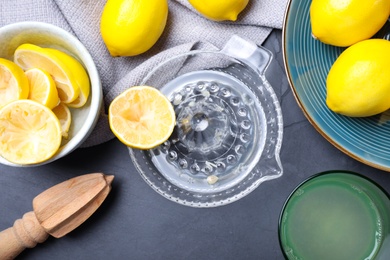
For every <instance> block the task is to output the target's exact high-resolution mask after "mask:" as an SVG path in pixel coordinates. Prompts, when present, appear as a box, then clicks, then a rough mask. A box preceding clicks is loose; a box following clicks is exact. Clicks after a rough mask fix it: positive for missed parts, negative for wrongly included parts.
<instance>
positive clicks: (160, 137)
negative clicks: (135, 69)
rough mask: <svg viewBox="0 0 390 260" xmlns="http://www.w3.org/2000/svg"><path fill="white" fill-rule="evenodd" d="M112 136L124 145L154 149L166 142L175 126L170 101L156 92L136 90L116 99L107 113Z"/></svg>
mask: <svg viewBox="0 0 390 260" xmlns="http://www.w3.org/2000/svg"><path fill="white" fill-rule="evenodd" d="M108 118H109V124H110V128H111V130H112V132H113V133H114V134H115V135H116V137H118V139H119V140H120V141H121V142H122V143H124V144H125V145H127V146H129V147H132V148H137V149H142V150H146V149H151V148H154V147H156V146H158V145H160V144H162V143H163V142H165V141H166V140H167V139H168V138H169V137H170V136H171V134H172V132H173V129H174V127H175V123H176V116H175V111H174V110H173V106H172V104H171V103H170V102H169V100H168V99H167V98H166V97H165V96H164V95H163V94H162V93H161V92H160V91H159V90H158V89H156V88H153V87H148V86H135V87H131V88H129V89H127V90H126V91H124V92H123V93H121V94H120V95H119V96H117V97H116V98H115V99H114V100H113V101H112V103H111V104H110V106H109V109H108Z"/></svg>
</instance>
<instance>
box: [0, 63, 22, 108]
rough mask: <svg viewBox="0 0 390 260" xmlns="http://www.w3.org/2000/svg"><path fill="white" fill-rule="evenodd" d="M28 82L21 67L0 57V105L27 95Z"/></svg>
mask: <svg viewBox="0 0 390 260" xmlns="http://www.w3.org/2000/svg"><path fill="white" fill-rule="evenodd" d="M28 92H29V83H28V79H27V77H26V75H25V74H24V71H23V69H22V68H20V67H19V66H18V65H16V64H15V63H13V62H12V61H9V60H6V59H3V58H0V107H2V106H4V105H6V104H8V103H9V102H11V101H15V100H18V99H25V98H27V97H28Z"/></svg>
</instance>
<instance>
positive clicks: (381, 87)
mask: <svg viewBox="0 0 390 260" xmlns="http://www.w3.org/2000/svg"><path fill="white" fill-rule="evenodd" d="M389 72H390V42H389V41H387V40H384V39H369V40H364V41H361V42H358V43H356V44H354V45H352V46H350V47H348V48H347V49H346V50H345V51H343V52H342V53H341V55H340V56H339V57H338V58H337V60H336V61H335V62H334V64H333V65H332V67H331V69H330V71H329V74H328V77H327V80H326V87H327V97H326V104H327V105H328V107H329V108H330V109H331V110H333V111H334V112H336V113H340V114H343V115H346V116H352V117H364V116H372V115H375V114H378V113H381V112H383V111H385V110H387V109H389V108H390V77H389V75H390V73H389Z"/></svg>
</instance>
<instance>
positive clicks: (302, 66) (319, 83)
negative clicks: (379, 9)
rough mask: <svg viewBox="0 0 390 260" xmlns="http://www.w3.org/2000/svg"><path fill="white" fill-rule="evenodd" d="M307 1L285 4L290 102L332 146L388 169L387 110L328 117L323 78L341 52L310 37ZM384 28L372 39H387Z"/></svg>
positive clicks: (389, 131)
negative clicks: (364, 115)
mask: <svg viewBox="0 0 390 260" xmlns="http://www.w3.org/2000/svg"><path fill="white" fill-rule="evenodd" d="M310 4H311V0H290V2H289V4H288V7H287V10H286V15H285V19H284V27H283V55H284V63H285V68H286V72H287V76H288V79H289V82H290V85H291V87H292V90H293V92H294V95H295V98H296V100H297V102H298V104H299V106H300V107H301V109H302V110H303V112H304V114H305V115H306V117H307V118H308V120H309V121H310V122H311V124H312V125H313V126H314V127H315V128H316V129H317V130H318V131H319V132H320V133H321V134H322V135H323V136H324V137H325V138H326V139H327V140H328V141H329V142H330V143H332V144H333V145H335V146H336V147H337V148H338V149H340V150H341V151H343V152H344V153H346V154H348V155H349V156H351V157H353V158H355V159H357V160H359V161H361V162H363V163H365V164H368V165H370V166H373V167H376V168H379V169H382V170H386V171H390V111H386V112H385V113H382V114H380V115H376V116H373V117H368V118H350V117H346V116H342V115H338V114H335V113H333V112H332V111H330V110H329V109H328V107H327V106H326V103H325V97H326V87H325V82H326V76H327V74H328V71H329V69H330V67H331V66H332V64H333V62H334V61H335V60H336V58H337V57H338V56H339V55H340V53H341V52H342V51H343V50H344V49H343V48H339V47H334V46H330V45H326V44H323V43H321V42H320V41H318V40H315V39H314V38H313V37H312V36H311V25H310V16H309V9H310ZM389 32H390V30H389V25H388V24H386V25H385V26H384V28H382V30H381V31H380V32H379V33H378V35H376V36H375V37H381V38H386V39H388V38H389V35H390V33H389Z"/></svg>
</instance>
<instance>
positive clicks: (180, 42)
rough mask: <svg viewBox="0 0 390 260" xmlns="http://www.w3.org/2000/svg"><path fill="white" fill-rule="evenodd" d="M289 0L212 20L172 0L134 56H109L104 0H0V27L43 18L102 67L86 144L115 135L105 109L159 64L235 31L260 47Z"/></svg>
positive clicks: (258, 3)
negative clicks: (103, 31)
mask: <svg viewBox="0 0 390 260" xmlns="http://www.w3.org/2000/svg"><path fill="white" fill-rule="evenodd" d="M287 1H288V0H251V1H250V2H249V4H248V6H247V7H246V8H245V9H244V11H243V12H242V13H241V14H240V15H239V17H238V20H237V21H235V22H229V21H226V22H214V21H210V20H208V19H206V18H204V17H203V16H201V15H200V14H199V13H198V12H197V11H196V10H195V9H194V8H193V7H192V6H191V5H190V4H189V3H188V1H187V0H169V14H168V21H167V25H166V28H165V30H164V32H163V34H162V36H161V37H160V39H159V40H158V41H157V43H156V44H155V45H154V46H153V47H152V48H151V49H150V50H148V51H147V52H145V53H144V54H141V55H138V56H135V57H116V58H114V57H111V56H110V54H109V52H108V50H107V48H106V46H105V45H104V42H103V40H102V38H101V35H100V17H101V13H102V11H103V7H104V5H105V3H106V1H104V0H95V1H85V0H18V1H14V0H2V1H0V26H4V25H6V24H10V23H14V22H19V21H40V22H47V23H51V24H54V25H56V26H59V27H61V28H63V29H65V30H67V31H69V32H70V33H72V34H73V35H75V36H76V37H77V38H78V39H79V40H80V41H81V42H82V43H83V44H84V45H85V47H86V48H87V49H88V51H89V52H90V54H91V56H92V57H93V59H94V61H95V63H96V66H97V69H98V71H99V74H100V77H101V81H102V87H103V95H104V108H103V110H102V112H101V116H100V118H99V121H98V123H97V125H96V127H95V129H94V131H93V132H92V134H91V135H90V137H89V138H88V139H87V140H86V141H85V142H84V143H83V145H82V147H88V146H93V145H97V144H100V143H103V142H106V141H108V140H110V139H112V138H114V136H113V134H112V132H111V130H110V129H109V125H108V118H107V113H106V109H107V108H108V106H109V104H110V103H111V101H112V100H113V99H114V98H115V97H116V96H117V95H118V94H119V93H121V92H122V91H124V90H125V89H127V88H129V87H130V86H133V85H137V84H139V83H140V81H141V79H142V78H143V77H144V76H145V75H146V73H147V72H148V71H150V70H151V68H153V67H154V66H155V65H156V64H158V63H159V62H161V61H163V60H164V59H166V58H168V57H172V56H175V55H177V54H180V53H185V52H188V51H190V50H197V49H210V48H211V49H213V48H214V49H215V48H221V47H222V46H223V45H224V43H225V42H227V40H228V39H229V38H230V37H231V36H232V35H233V34H237V35H240V36H242V37H243V38H246V39H248V40H250V41H252V42H255V43H256V44H258V45H261V44H262V43H263V42H264V40H265V39H266V38H267V36H268V35H269V33H270V32H271V31H272V29H274V28H275V29H281V28H282V23H283V17H284V12H285V9H286V5H287Z"/></svg>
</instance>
